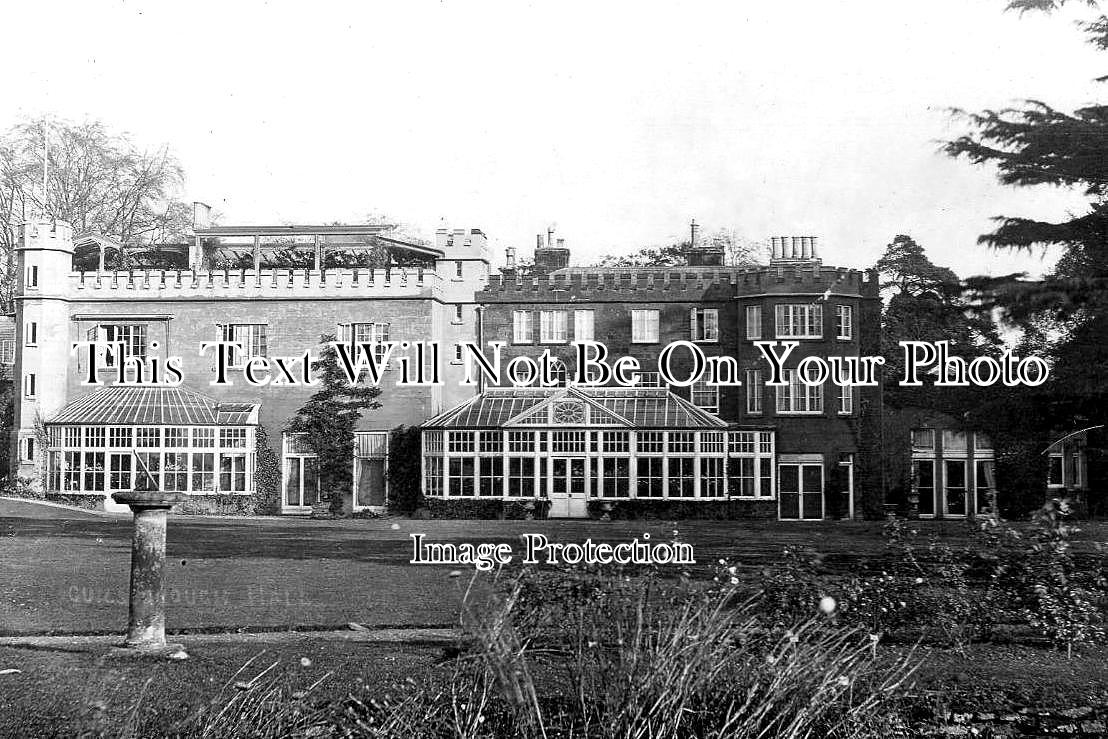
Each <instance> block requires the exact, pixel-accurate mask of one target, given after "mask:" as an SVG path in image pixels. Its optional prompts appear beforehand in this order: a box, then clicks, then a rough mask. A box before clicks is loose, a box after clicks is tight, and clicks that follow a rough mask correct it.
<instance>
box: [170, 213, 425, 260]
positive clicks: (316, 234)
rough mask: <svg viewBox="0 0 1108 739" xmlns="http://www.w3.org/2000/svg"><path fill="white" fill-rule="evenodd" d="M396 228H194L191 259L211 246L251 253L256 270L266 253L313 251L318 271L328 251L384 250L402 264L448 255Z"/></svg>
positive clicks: (387, 225)
mask: <svg viewBox="0 0 1108 739" xmlns="http://www.w3.org/2000/svg"><path fill="white" fill-rule="evenodd" d="M394 228H395V226H394V225H392V224H361V225H346V226H342V225H330V226H323V225H304V226H298V225H287V226H280V225H276V226H274V225H262V226H210V227H208V228H197V229H195V231H194V243H193V253H192V254H191V255H190V260H189V261H190V262H191V263H192V264H193V265H196V264H199V263H200V262H201V260H202V259H203V256H204V253H205V249H207V248H211V249H217V250H221V251H224V252H226V251H230V252H231V253H232V254H234V255H236V256H238V257H240V258H242V257H244V256H245V255H246V254H250V255H251V257H252V261H253V266H254V269H255V270H257V269H259V268H260V267H261V265H262V260H263V255H265V254H267V253H268V254H275V253H281V252H310V253H311V254H312V269H315V270H319V269H321V268H322V267H323V265H324V263H325V256H326V254H327V252H353V253H358V252H362V253H366V252H373V251H377V250H382V251H384V252H385V253H386V254H387V255H388V259H389V263H390V264H392V263H396V264H399V265H408V264H412V263H416V264H420V263H431V262H434V260H436V259H441V258H442V257H443V256H444V254H443V252H442V250H441V249H436V248H434V247H431V246H428V245H426V244H420V243H416V242H413V241H405V240H403V239H397V238H394V237H392V236H387V235H386V234H387V233H388V232H389V231H391V230H393V229H394ZM240 250H241V251H240Z"/></svg>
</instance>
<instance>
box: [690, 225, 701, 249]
mask: <svg viewBox="0 0 1108 739" xmlns="http://www.w3.org/2000/svg"><path fill="white" fill-rule="evenodd" d="M699 232H700V225H699V224H697V222H696V219H695V218H694V219H692V220H691V221H690V222H689V246H691V247H692V248H693V249H695V248H696V237H697V234H698V233H699Z"/></svg>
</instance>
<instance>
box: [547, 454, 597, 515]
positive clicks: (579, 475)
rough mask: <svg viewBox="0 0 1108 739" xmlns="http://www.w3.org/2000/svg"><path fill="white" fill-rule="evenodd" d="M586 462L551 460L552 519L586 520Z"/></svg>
mask: <svg viewBox="0 0 1108 739" xmlns="http://www.w3.org/2000/svg"><path fill="white" fill-rule="evenodd" d="M587 515H588V510H587V502H586V496H585V460H584V459H579V458H578V459H564V458H561V457H555V458H553V459H551V460H550V514H549V516H550V518H585V517H586V516H587Z"/></svg>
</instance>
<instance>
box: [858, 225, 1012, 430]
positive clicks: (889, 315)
mask: <svg viewBox="0 0 1108 739" xmlns="http://www.w3.org/2000/svg"><path fill="white" fill-rule="evenodd" d="M874 269H876V270H877V272H878V274H879V275H880V277H881V280H882V282H881V287H882V290H883V291H884V292H885V293H886V296H887V298H888V300H887V302H886V303H885V306H884V314H883V316H882V321H881V353H882V355H883V356H884V357H885V361H886V364H885V370H884V375H883V376H884V378H885V399H886V402H887V403H888V404H889V405H890V406H892V407H906V406H922V407H929V408H934V409H935V410H942V411H944V412H947V413H951V414H953V415H956V416H958V417H962V416H963V415H964V413H965V412H966V411H967V410H968V409H969V408H970V407H972V406H973V404H974V403H976V402H980V397H979V395H977V394H976V393H969V392H966V391H964V390H963V389H962V388H943V389H942V392H937V391H936V388H933V387H927V386H924V387H903V386H901V385H900V380H901V379H903V374H904V362H903V350H902V349H901V347H900V342H901V341H927V342H936V341H949V342H950V351H951V354H957V355H958V356H962V357H978V356H985V355H992V354H996V353H997V350H998V348H999V346H1000V343H1001V342H1000V337H999V334H998V332H997V327H996V324H995V323H994V322H993V320H992V317H991V315H990V314H989V313H985V312H979V311H976V310H974V306H973V305H972V304H971V303H970V302H969V301H968V300H967V299H966V297H965V295H964V290H963V286H962V283H961V281H960V280H959V279H958V276H957V275H956V274H954V272H953V271H952V270H951V269H949V268H947V267H940V266H938V265H936V264H934V263H932V262H931V260H930V259H929V258H928V257H927V254H926V253H925V252H924V249H923V247H922V246H920V245H919V244H917V243H916V242H915V240H914V239H912V237H911V236H906V235H904V234H899V235H897V236H896V238H894V239H893V240H892V242H891V243H890V244H889V245H888V246H887V247H886V249H885V253H884V254H883V255H882V256H881V258H880V259H879V260H878V261H877V263H876V264H875V265H874Z"/></svg>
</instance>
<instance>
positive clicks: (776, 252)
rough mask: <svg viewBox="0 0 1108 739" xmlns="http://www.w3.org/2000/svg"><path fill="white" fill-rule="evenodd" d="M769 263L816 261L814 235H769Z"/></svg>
mask: <svg viewBox="0 0 1108 739" xmlns="http://www.w3.org/2000/svg"><path fill="white" fill-rule="evenodd" d="M769 245H770V251H771V254H772V256H771V258H770V262H771V263H790V264H795V263H797V262H818V261H819V254H818V253H817V251H816V237H815V236H770V237H769Z"/></svg>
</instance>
